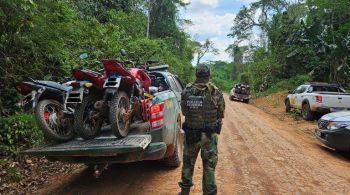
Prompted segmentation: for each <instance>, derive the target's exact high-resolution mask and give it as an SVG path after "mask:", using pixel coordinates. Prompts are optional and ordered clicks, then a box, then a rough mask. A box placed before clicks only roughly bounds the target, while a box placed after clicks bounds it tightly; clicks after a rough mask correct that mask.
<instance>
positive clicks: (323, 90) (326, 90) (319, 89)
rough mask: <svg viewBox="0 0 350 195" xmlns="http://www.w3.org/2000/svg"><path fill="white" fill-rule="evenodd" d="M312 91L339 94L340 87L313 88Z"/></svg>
mask: <svg viewBox="0 0 350 195" xmlns="http://www.w3.org/2000/svg"><path fill="white" fill-rule="evenodd" d="M312 91H313V92H317V91H318V92H339V91H341V90H339V88H338V87H334V86H312Z"/></svg>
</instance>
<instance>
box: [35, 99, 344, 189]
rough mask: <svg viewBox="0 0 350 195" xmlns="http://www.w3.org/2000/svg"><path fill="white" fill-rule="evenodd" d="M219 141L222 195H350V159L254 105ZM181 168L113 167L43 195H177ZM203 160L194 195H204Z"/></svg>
mask: <svg viewBox="0 0 350 195" xmlns="http://www.w3.org/2000/svg"><path fill="white" fill-rule="evenodd" d="M225 101H226V111H225V119H224V125H223V129H222V133H221V135H220V138H219V163H218V166H217V172H216V175H217V183H218V194H348V193H349V191H350V166H349V163H350V157H349V155H341V154H339V153H337V152H335V151H333V150H330V149H328V148H326V147H323V146H322V145H320V144H319V143H318V142H317V141H316V140H315V139H312V138H310V137H308V136H306V135H304V134H302V133H300V132H298V131H297V130H296V129H295V128H293V126H290V125H288V124H286V123H284V122H283V121H279V120H278V119H276V118H273V117H272V116H271V115H268V114H266V113H265V112H263V111H262V110H260V109H258V108H256V107H254V106H252V105H248V104H244V103H240V102H233V101H229V100H228V98H227V97H225ZM180 174H181V168H177V169H168V168H164V167H162V166H161V164H160V163H158V162H140V163H132V164H125V165H113V166H111V167H110V168H109V170H107V171H106V172H104V173H103V175H102V176H101V178H99V179H95V178H94V177H93V175H92V170H89V169H81V170H77V171H76V172H74V173H72V175H71V176H69V177H67V178H60V177H59V176H58V177H57V178H55V179H54V180H52V181H51V184H50V185H49V186H47V187H46V188H44V189H42V190H40V191H38V194H177V192H178V191H179V188H178V185H177V182H178V181H179V179H180ZM201 175H202V165H201V160H200V158H199V159H198V160H197V164H196V169H195V175H194V183H195V186H194V188H193V189H192V191H191V192H192V194H201V178H202V176H201Z"/></svg>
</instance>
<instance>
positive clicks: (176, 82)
mask: <svg viewBox="0 0 350 195" xmlns="http://www.w3.org/2000/svg"><path fill="white" fill-rule="evenodd" d="M173 78H174V81H175V84H176V86H177V88H178V89H179V90H180V91H179V92H182V90H183V88H184V87H183V85H182V83H181V81H180V79H179V78H178V77H177V76H174V77H173Z"/></svg>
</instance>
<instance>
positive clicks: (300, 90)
mask: <svg viewBox="0 0 350 195" xmlns="http://www.w3.org/2000/svg"><path fill="white" fill-rule="evenodd" d="M307 88H308V86H306V85H301V86H299V87H298V88H297V89H296V90H294V93H295V94H298V93H303V92H305V90H306V89H307Z"/></svg>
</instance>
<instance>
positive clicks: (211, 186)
mask: <svg viewBox="0 0 350 195" xmlns="http://www.w3.org/2000/svg"><path fill="white" fill-rule="evenodd" d="M196 76H197V80H196V82H195V83H193V84H189V85H187V86H186V88H185V90H184V91H183V93H182V96H181V108H182V112H183V114H184V115H185V127H183V128H184V129H187V131H186V130H185V137H186V139H185V141H184V155H183V167H182V176H181V179H182V181H181V182H179V185H180V187H181V192H180V194H189V189H190V187H191V186H193V183H192V176H193V171H194V165H195V162H196V159H197V156H198V153H199V151H201V157H202V163H203V181H202V186H203V194H216V193H217V187H216V182H215V167H216V164H217V161H218V150H217V143H218V133H219V132H217V131H216V130H214V129H211V128H210V126H209V132H208V131H205V132H203V131H202V130H203V129H207V130H208V128H206V127H207V124H214V123H218V122H219V123H220V129H221V119H222V118H224V110H225V102H224V99H223V95H222V93H221V92H220V90H219V89H218V88H217V87H216V86H215V85H214V84H212V83H210V82H209V76H210V69H209V68H208V67H207V66H204V65H201V66H199V67H197V70H196Z"/></svg>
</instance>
